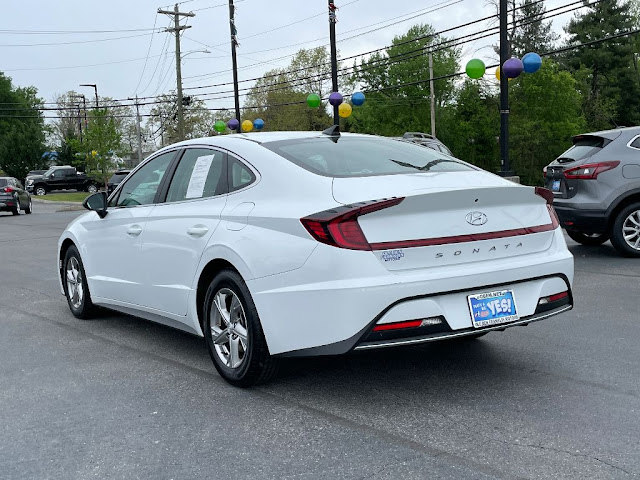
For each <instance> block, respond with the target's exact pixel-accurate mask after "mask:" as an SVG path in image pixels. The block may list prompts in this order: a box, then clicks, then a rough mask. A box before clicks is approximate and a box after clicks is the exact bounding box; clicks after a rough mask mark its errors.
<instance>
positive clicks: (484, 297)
mask: <svg viewBox="0 0 640 480" xmlns="http://www.w3.org/2000/svg"><path fill="white" fill-rule="evenodd" d="M467 302H468V303H469V312H470V314H471V322H472V324H473V327H474V328H484V327H490V326H493V325H501V324H503V323H509V322H514V321H516V320H518V319H519V318H520V316H519V315H518V307H517V305H516V298H515V295H514V293H513V290H510V289H505V290H496V291H493V292H486V293H478V294H473V295H468V296H467Z"/></svg>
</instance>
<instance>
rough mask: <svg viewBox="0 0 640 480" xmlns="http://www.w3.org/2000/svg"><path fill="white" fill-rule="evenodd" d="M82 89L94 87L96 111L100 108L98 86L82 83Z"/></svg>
mask: <svg viewBox="0 0 640 480" xmlns="http://www.w3.org/2000/svg"><path fill="white" fill-rule="evenodd" d="M80 86H81V87H93V90H95V92H96V109H98V108H100V104H99V103H98V85H96V84H95V83H81V84H80Z"/></svg>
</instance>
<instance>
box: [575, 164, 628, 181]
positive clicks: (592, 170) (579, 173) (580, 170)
mask: <svg viewBox="0 0 640 480" xmlns="http://www.w3.org/2000/svg"><path fill="white" fill-rule="evenodd" d="M618 165H620V162H618V161H617V160H616V161H613V162H598V163H589V164H587V165H580V166H579V167H574V168H570V169H568V170H565V171H564V178H568V179H570V180H593V179H595V178H598V175H600V174H601V173H602V172H606V171H607V170H611V169H612V168H616V167H617V166H618Z"/></svg>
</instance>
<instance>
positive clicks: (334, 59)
mask: <svg viewBox="0 0 640 480" xmlns="http://www.w3.org/2000/svg"><path fill="white" fill-rule="evenodd" d="M336 9H337V7H336V6H335V5H334V3H333V0H329V42H330V44H331V91H332V92H337V91H338V53H337V50H336V22H337V21H338V19H337V18H336ZM333 124H334V125H340V116H339V115H338V105H334V106H333Z"/></svg>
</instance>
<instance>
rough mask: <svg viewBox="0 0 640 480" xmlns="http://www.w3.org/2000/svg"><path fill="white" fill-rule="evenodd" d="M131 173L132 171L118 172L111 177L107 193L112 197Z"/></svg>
mask: <svg viewBox="0 0 640 480" xmlns="http://www.w3.org/2000/svg"><path fill="white" fill-rule="evenodd" d="M130 173H131V170H122V169H121V170H117V171H116V172H114V173H113V175H111V178H110V179H109V182H107V193H108V194H109V195H111V193H112V192H113V191H114V190H115V189H116V187H117V186H118V185H120V182H122V180H124V179H125V178H126V176H127V175H129V174H130Z"/></svg>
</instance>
